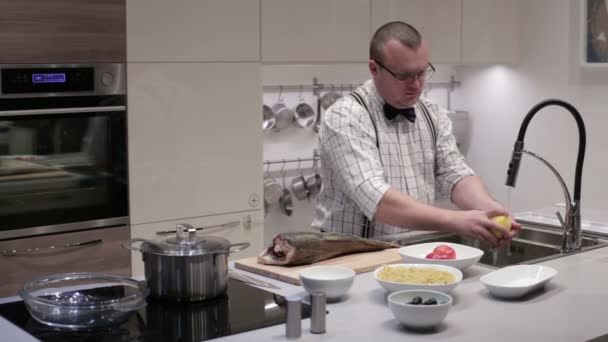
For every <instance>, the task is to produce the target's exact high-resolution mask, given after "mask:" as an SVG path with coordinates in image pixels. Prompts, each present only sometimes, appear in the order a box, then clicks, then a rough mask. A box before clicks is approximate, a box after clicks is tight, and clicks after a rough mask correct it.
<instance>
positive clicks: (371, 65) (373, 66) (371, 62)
mask: <svg viewBox="0 0 608 342" xmlns="http://www.w3.org/2000/svg"><path fill="white" fill-rule="evenodd" d="M367 67H368V68H369V72H370V73H371V74H372V75H373V76H376V74H378V64H376V62H374V60H373V59H370V60H369V62H368V63H367Z"/></svg>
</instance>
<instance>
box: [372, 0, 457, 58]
mask: <svg viewBox="0 0 608 342" xmlns="http://www.w3.org/2000/svg"><path fill="white" fill-rule="evenodd" d="M461 6H462V0H373V1H372V34H373V32H375V31H376V30H377V29H378V28H380V26H382V25H384V24H386V23H388V22H390V21H404V22H406V23H408V24H410V25H412V26H414V27H415V28H416V29H417V30H418V31H419V32H420V33H421V34H422V36H423V37H424V39H425V40H426V42H427V43H428V45H429V51H430V59H431V62H432V63H435V64H458V63H460V42H461V31H460V28H461V17H460V13H461Z"/></svg>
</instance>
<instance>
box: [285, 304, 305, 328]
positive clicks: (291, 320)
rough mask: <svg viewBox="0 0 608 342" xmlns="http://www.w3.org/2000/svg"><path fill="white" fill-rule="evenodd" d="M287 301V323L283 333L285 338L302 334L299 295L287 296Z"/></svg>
mask: <svg viewBox="0 0 608 342" xmlns="http://www.w3.org/2000/svg"><path fill="white" fill-rule="evenodd" d="M285 300H286V301H287V323H286V327H285V335H286V336H287V338H299V337H300V336H302V299H301V298H300V296H295V295H294V296H289V297H287V298H285Z"/></svg>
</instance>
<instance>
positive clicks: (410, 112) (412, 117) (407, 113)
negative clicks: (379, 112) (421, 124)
mask: <svg viewBox="0 0 608 342" xmlns="http://www.w3.org/2000/svg"><path fill="white" fill-rule="evenodd" d="M399 115H403V116H404V117H405V118H406V119H408V120H409V121H410V122H414V121H416V110H415V109H414V107H409V108H405V109H399V108H395V107H393V106H391V105H390V104H388V102H387V103H385V104H384V116H386V118H387V119H389V120H393V119H395V118H396V117H397V116H399Z"/></svg>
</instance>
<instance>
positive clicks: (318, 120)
mask: <svg viewBox="0 0 608 342" xmlns="http://www.w3.org/2000/svg"><path fill="white" fill-rule="evenodd" d="M320 128H321V96H319V95H317V117H316V118H315V125H314V127H313V128H312V129H313V130H314V131H315V133H319V129H320Z"/></svg>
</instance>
